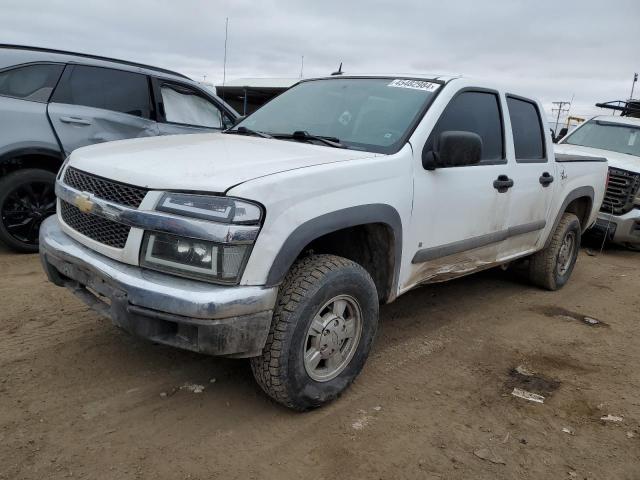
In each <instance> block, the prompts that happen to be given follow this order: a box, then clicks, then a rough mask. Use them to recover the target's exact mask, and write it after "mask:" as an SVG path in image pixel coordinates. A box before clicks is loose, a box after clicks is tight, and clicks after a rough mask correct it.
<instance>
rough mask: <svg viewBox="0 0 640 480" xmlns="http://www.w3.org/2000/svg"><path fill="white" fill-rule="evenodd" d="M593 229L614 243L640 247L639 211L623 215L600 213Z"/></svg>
mask: <svg viewBox="0 0 640 480" xmlns="http://www.w3.org/2000/svg"><path fill="white" fill-rule="evenodd" d="M593 229H594V230H596V231H597V232H599V233H601V234H604V235H606V237H607V239H608V240H610V241H612V242H614V243H620V244H632V245H640V209H638V208H634V209H633V210H631V211H630V212H627V213H625V214H624V215H612V214H610V213H604V212H600V213H598V219H597V220H596V223H595V225H594V226H593Z"/></svg>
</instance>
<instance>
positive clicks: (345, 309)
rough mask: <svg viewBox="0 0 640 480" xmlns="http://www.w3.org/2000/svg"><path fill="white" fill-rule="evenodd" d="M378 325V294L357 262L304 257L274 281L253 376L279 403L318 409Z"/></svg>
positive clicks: (363, 353) (355, 365)
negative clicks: (263, 340)
mask: <svg viewBox="0 0 640 480" xmlns="http://www.w3.org/2000/svg"><path fill="white" fill-rule="evenodd" d="M377 326H378V295H377V291H376V287H375V285H374V283H373V280H372V279H371V276H370V275H369V274H368V273H367V271H366V270H365V269H364V268H362V267H361V266H360V265H358V264H357V263H355V262H352V261H351V260H347V259H346V258H342V257H338V256H335V255H311V256H309V257H306V258H303V259H301V260H299V261H297V262H296V263H295V264H294V265H293V267H292V268H291V270H290V271H289V273H288V274H287V276H286V278H285V280H284V282H283V284H282V286H281V287H280V293H279V295H278V301H277V304H276V307H275V311H274V315H273V321H272V322H271V329H270V331H269V335H268V337H267V342H266V344H265V347H264V349H263V352H262V355H261V356H259V357H255V358H252V359H251V369H252V371H253V375H254V377H255V378H256V381H257V382H258V384H259V385H260V387H261V388H262V389H263V390H264V391H265V392H266V393H267V395H269V396H270V397H271V398H273V399H274V400H275V401H277V402H279V403H281V404H283V405H285V406H286V407H289V408H292V409H295V410H308V409H311V408H315V407H319V406H321V405H324V404H326V403H328V402H330V401H332V400H334V399H335V398H337V397H338V396H339V395H340V394H341V393H342V392H343V391H344V390H345V389H346V388H347V387H348V386H349V385H350V384H351V383H352V382H353V380H354V379H355V378H356V377H357V376H358V374H359V373H360V371H361V370H362V367H363V366H364V363H365V361H366V359H367V357H368V355H369V351H370V350H371V345H372V343H373V340H374V338H375V334H376V331H377Z"/></svg>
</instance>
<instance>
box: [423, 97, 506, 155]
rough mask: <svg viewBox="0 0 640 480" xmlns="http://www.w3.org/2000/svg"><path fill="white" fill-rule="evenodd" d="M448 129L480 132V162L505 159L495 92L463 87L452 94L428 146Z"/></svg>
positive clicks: (431, 146) (498, 107) (498, 106)
mask: <svg viewBox="0 0 640 480" xmlns="http://www.w3.org/2000/svg"><path fill="white" fill-rule="evenodd" d="M450 130H457V131H463V132H472V133H476V134H478V135H480V138H481V139H482V162H483V163H486V164H490V163H502V162H503V161H505V160H504V140H503V128H502V116H501V114H500V105H499V103H498V96H497V95H496V94H494V93H489V92H476V91H466V92H462V93H460V94H459V95H457V96H456V97H454V98H453V99H452V100H451V102H449V105H447V108H446V109H445V110H444V112H443V113H442V116H441V117H440V119H439V120H438V123H437V125H436V127H435V128H434V130H433V132H432V133H431V136H430V137H429V141H428V145H430V147H429V148H433V144H434V142H436V139H437V138H438V137H439V136H440V134H441V133H442V132H446V131H450Z"/></svg>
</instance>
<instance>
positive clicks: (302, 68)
mask: <svg viewBox="0 0 640 480" xmlns="http://www.w3.org/2000/svg"><path fill="white" fill-rule="evenodd" d="M303 71H304V55H302V59H301V61H300V78H302V72H303Z"/></svg>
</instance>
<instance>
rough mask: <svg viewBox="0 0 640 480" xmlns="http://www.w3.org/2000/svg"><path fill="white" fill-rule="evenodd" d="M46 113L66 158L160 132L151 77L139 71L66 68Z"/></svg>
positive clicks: (70, 66) (81, 66) (69, 66)
mask: <svg viewBox="0 0 640 480" xmlns="http://www.w3.org/2000/svg"><path fill="white" fill-rule="evenodd" d="M48 113H49V118H50V119H51V123H52V124H53V127H54V129H55V131H56V133H57V135H58V138H59V139H60V142H61V143H62V146H63V149H64V151H65V153H66V154H69V153H71V152H72V151H73V150H75V149H76V148H79V147H83V146H85V145H91V144H94V143H101V142H109V141H112V140H122V139H125V138H138V137H149V136H155V135H158V133H159V130H158V126H157V123H156V121H155V111H154V108H153V102H152V99H151V91H150V88H149V78H148V77H147V76H146V75H144V74H140V73H135V72H128V71H123V70H116V69H111V68H103V67H94V66H86V65H68V66H67V68H66V69H65V71H64V73H63V75H62V78H61V79H60V82H59V84H58V86H57V87H56V90H55V91H54V93H53V96H52V97H51V101H50V103H49V106H48Z"/></svg>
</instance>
